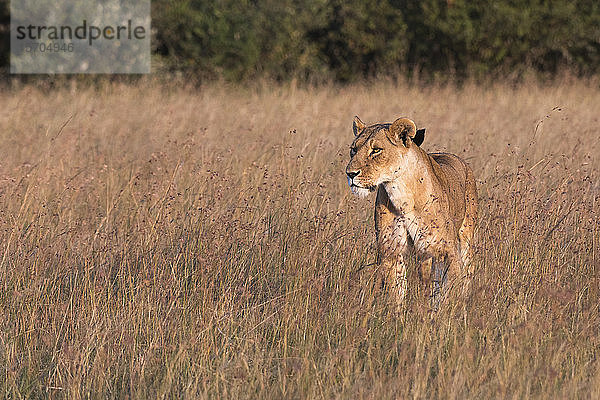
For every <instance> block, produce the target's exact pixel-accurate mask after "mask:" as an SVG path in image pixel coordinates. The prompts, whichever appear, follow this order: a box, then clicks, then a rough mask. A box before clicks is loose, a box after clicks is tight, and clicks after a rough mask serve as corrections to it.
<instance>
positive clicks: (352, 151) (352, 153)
mask: <svg viewBox="0 0 600 400" xmlns="http://www.w3.org/2000/svg"><path fill="white" fill-rule="evenodd" d="M355 154H356V148H354V147H352V148H350V157H354V155H355Z"/></svg>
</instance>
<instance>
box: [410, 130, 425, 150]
mask: <svg viewBox="0 0 600 400" xmlns="http://www.w3.org/2000/svg"><path fill="white" fill-rule="evenodd" d="M423 140H425V128H421V129H417V133H416V134H415V137H414V138H413V140H412V141H413V143H414V144H416V145H417V146H420V145H421V144H423Z"/></svg>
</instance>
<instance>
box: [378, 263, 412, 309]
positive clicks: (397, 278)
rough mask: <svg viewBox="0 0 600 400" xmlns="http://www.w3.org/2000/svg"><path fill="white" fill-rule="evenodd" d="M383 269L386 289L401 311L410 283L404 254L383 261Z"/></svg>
mask: <svg viewBox="0 0 600 400" xmlns="http://www.w3.org/2000/svg"><path fill="white" fill-rule="evenodd" d="M380 265H381V268H382V270H383V271H382V272H383V275H384V282H385V288H386V290H387V292H388V293H390V295H391V296H392V297H393V298H394V300H395V302H396V305H397V307H398V309H399V310H400V309H401V307H402V305H403V304H404V299H405V298H406V292H407V287H408V282H407V279H406V263H405V262H404V256H403V255H402V254H396V255H394V256H387V257H384V258H383V259H382V262H381V264H380Z"/></svg>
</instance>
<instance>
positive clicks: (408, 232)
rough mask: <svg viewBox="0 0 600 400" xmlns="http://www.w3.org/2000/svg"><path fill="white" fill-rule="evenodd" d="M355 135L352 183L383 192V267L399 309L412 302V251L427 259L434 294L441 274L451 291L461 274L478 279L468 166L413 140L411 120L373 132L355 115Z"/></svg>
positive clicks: (379, 207)
mask: <svg viewBox="0 0 600 400" xmlns="http://www.w3.org/2000/svg"><path fill="white" fill-rule="evenodd" d="M354 132H355V135H356V138H355V139H354V142H353V143H352V147H351V158H350V162H349V163H348V166H347V167H346V173H347V174H348V182H349V184H350V185H351V189H352V191H353V192H354V193H356V194H366V193H368V191H375V190H376V191H377V200H376V202H375V230H376V233H377V249H378V262H379V264H380V265H381V267H382V270H383V272H384V278H385V282H386V286H387V287H388V288H389V290H392V291H393V293H394V295H395V298H396V300H397V302H398V305H401V304H402V303H403V301H404V297H405V296H406V290H407V282H406V264H405V262H404V257H406V255H407V253H408V252H409V250H410V249H411V248H414V250H415V251H416V253H417V256H418V257H419V259H420V260H421V268H420V274H419V275H420V276H421V278H422V281H423V283H424V285H425V286H426V288H427V293H430V292H429V290H430V288H431V281H432V274H433V271H434V269H436V268H440V267H441V268H447V272H446V277H447V284H448V285H449V286H450V287H451V285H452V284H453V283H454V282H455V280H456V279H457V278H458V277H460V276H461V275H462V276H470V274H471V272H472V271H471V270H470V268H467V267H468V266H469V265H470V260H471V256H472V248H471V242H472V239H473V233H474V230H475V224H476V222H477V191H476V186H475V178H474V176H473V172H472V171H471V169H470V168H469V166H468V165H467V164H466V163H465V161H463V160H462V159H460V158H459V157H458V156H456V155H453V154H447V153H431V154H428V153H426V152H425V151H423V150H422V149H421V148H420V147H419V146H417V145H416V144H415V143H414V142H413V138H414V137H415V133H416V126H415V123H414V122H413V121H411V120H410V119H407V118H400V119H397V120H396V121H395V122H394V123H393V124H376V125H371V126H366V125H365V124H364V123H363V122H362V121H361V120H360V119H359V118H358V117H355V120H354ZM421 140H422V139H421ZM374 149H380V150H379V151H377V150H375V151H374ZM465 282H466V284H468V279H467V280H466V281H465ZM465 287H466V286H465Z"/></svg>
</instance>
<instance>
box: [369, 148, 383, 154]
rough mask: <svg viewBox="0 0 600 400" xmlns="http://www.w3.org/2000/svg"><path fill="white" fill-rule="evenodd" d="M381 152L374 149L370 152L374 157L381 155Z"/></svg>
mask: <svg viewBox="0 0 600 400" xmlns="http://www.w3.org/2000/svg"><path fill="white" fill-rule="evenodd" d="M382 151H383V149H377V148H375V149H373V150H371V155H372V156H375V155H377V154H379V153H381V152H382Z"/></svg>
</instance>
